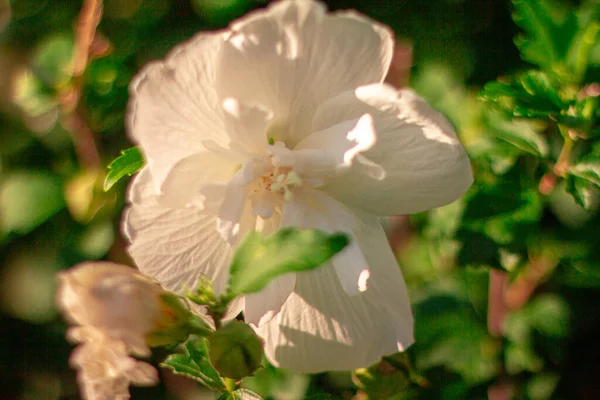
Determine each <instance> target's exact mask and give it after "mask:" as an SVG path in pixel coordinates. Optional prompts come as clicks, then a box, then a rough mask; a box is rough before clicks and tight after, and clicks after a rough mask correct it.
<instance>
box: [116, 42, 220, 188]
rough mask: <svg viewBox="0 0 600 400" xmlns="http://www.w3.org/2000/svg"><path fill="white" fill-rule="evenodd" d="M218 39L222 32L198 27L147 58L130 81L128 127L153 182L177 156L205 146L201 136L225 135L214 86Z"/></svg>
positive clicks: (210, 137)
mask: <svg viewBox="0 0 600 400" xmlns="http://www.w3.org/2000/svg"><path fill="white" fill-rule="evenodd" d="M222 44H223V36H222V35H221V34H206V33H201V34H199V35H197V36H195V37H194V38H193V39H192V40H190V41H188V42H186V43H184V44H182V45H180V46H178V47H176V48H175V49H174V50H173V51H172V52H171V53H170V54H169V55H168V56H167V58H166V59H165V60H164V61H155V62H152V63H150V64H149V65H148V66H146V67H145V68H144V70H143V71H142V72H140V73H139V74H138V75H137V77H136V78H135V79H134V81H133V82H132V84H131V86H130V95H131V100H130V102H129V107H128V108H129V111H128V115H129V117H128V121H127V122H128V133H129V135H130V137H131V139H132V140H133V141H134V142H135V143H137V144H139V145H140V146H141V148H142V151H143V152H144V154H145V156H146V159H147V161H148V166H149V167H150V169H151V170H152V175H153V177H154V180H155V182H156V185H157V188H159V187H160V185H161V183H162V181H163V179H164V178H165V176H166V175H167V173H168V172H169V170H170V169H171V167H172V166H173V165H174V164H175V163H176V162H178V161H179V160H181V159H182V158H185V157H187V156H189V155H191V154H194V153H196V152H199V151H202V150H203V149H204V148H203V145H202V141H203V140H216V141H222V140H224V139H226V137H227V136H226V134H225V128H224V122H223V113H222V109H221V102H220V101H219V99H218V98H217V94H216V91H215V74H216V64H217V58H218V55H219V54H220V50H221V47H222Z"/></svg>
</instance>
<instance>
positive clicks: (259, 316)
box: [244, 274, 296, 326]
mask: <svg viewBox="0 0 600 400" xmlns="http://www.w3.org/2000/svg"><path fill="white" fill-rule="evenodd" d="M295 285H296V274H285V275H282V276H279V277H277V278H275V279H273V280H272V281H271V282H270V283H269V284H268V285H267V287H265V288H264V289H263V290H261V291H260V292H259V293H252V294H249V295H246V297H245V305H244V320H245V321H246V322H249V323H252V324H254V325H255V326H261V325H263V324H265V323H266V322H269V321H270V320H271V319H272V318H273V317H275V316H276V315H277V314H278V313H279V310H281V307H282V306H283V304H284V303H285V301H286V300H287V298H288V297H289V296H290V293H292V290H294V286H295Z"/></svg>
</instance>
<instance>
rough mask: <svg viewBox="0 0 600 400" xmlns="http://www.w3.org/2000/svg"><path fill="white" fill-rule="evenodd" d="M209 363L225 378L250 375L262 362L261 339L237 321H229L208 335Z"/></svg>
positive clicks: (248, 327)
mask: <svg viewBox="0 0 600 400" xmlns="http://www.w3.org/2000/svg"><path fill="white" fill-rule="evenodd" d="M208 343H209V346H210V363H211V364H212V365H213V366H214V367H215V369H216V370H217V371H219V373H220V374H221V375H223V376H225V377H227V378H232V379H236V380H239V379H242V378H244V377H246V376H248V375H252V373H254V371H256V370H257V369H258V368H260V366H261V364H262V356H263V354H262V353H263V349H262V341H261V339H259V338H258V336H256V333H254V330H253V329H252V328H251V327H250V326H249V325H246V324H244V323H243V322H239V321H231V322H229V323H227V324H226V325H224V326H223V327H222V328H220V329H218V330H217V331H216V332H215V333H213V334H212V335H210V336H209V338H208Z"/></svg>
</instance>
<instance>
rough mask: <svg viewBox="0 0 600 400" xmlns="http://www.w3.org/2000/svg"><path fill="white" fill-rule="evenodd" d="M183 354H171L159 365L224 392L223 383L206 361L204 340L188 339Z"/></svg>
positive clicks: (206, 347)
mask: <svg viewBox="0 0 600 400" xmlns="http://www.w3.org/2000/svg"><path fill="white" fill-rule="evenodd" d="M184 350H185V354H171V355H169V357H167V359H166V360H165V361H164V362H163V363H162V364H161V366H163V367H167V368H170V369H172V370H173V372H174V373H175V374H177V375H184V376H187V377H188V378H190V379H193V380H195V381H198V382H200V383H202V384H204V385H206V386H207V387H209V388H211V389H216V390H224V389H225V381H224V380H223V378H221V376H220V375H219V373H218V372H217V371H216V370H215V369H214V368H213V366H212V365H211V364H210V361H209V360H208V345H207V341H206V340H205V339H199V338H194V339H189V340H188V341H187V342H186V343H185V345H184Z"/></svg>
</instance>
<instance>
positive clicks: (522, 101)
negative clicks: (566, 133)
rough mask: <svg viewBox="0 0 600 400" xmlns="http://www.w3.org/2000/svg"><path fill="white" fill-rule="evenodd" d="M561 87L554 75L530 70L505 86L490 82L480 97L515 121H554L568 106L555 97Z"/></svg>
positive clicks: (500, 83)
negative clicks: (519, 119)
mask: <svg viewBox="0 0 600 400" xmlns="http://www.w3.org/2000/svg"><path fill="white" fill-rule="evenodd" d="M559 88H560V84H559V82H558V80H557V78H556V77H555V76H553V75H550V74H546V73H544V72H541V71H536V70H529V71H526V72H523V73H521V74H518V75H516V76H515V77H514V78H512V79H510V80H509V81H508V82H507V83H504V82H490V83H488V84H486V85H485V87H484V88H483V90H482V91H481V97H482V98H483V100H485V101H489V102H491V103H493V104H494V105H496V106H498V108H500V109H501V110H502V111H504V112H505V113H507V114H508V115H510V116H511V117H515V118H549V119H552V120H556V119H557V118H558V116H559V115H560V114H561V111H562V110H563V108H565V107H566V106H567V104H568V103H566V102H565V101H563V99H561V97H560V96H559V94H558V90H559Z"/></svg>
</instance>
